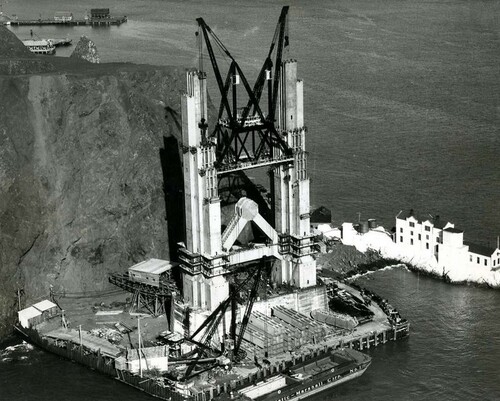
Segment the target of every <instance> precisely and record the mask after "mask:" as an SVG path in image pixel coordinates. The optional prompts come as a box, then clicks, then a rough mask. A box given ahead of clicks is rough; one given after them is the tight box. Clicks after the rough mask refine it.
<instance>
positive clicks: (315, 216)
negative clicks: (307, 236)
mask: <svg viewBox="0 0 500 401" xmlns="http://www.w3.org/2000/svg"><path fill="white" fill-rule="evenodd" d="M310 221H311V223H331V222H332V212H331V211H330V209H327V208H326V207H324V206H320V207H318V208H317V209H315V210H314V211H313V212H312V213H311V220H310Z"/></svg>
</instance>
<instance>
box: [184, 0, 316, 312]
mask: <svg viewBox="0 0 500 401" xmlns="http://www.w3.org/2000/svg"><path fill="white" fill-rule="evenodd" d="M287 12H288V8H287V7H284V8H283V11H282V14H281V16H280V19H279V22H278V25H277V27H276V31H275V35H274V38H273V41H272V43H271V47H270V51H269V55H268V56H267V58H266V60H265V62H264V65H263V67H262V69H261V71H260V74H259V76H258V78H257V80H256V82H255V83H254V85H253V87H252V86H250V84H249V82H248V80H247V78H246V77H245V75H244V73H243V71H242V69H241V68H240V66H239V65H238V63H237V62H236V60H235V59H234V58H233V57H232V55H231V54H230V52H229V51H228V50H227V49H226V48H225V47H224V45H223V44H222V42H221V41H220V40H219V39H218V38H217V37H216V36H215V34H214V33H213V32H212V31H211V29H210V28H209V27H208V25H206V23H205V22H204V21H203V19H201V18H200V19H198V24H199V31H198V40H199V43H200V48H201V47H202V46H203V44H204V45H205V46H206V51H207V52H208V55H209V58H210V61H211V65H212V68H213V76H214V77H215V81H216V84H217V86H218V89H219V95H220V98H221V99H220V106H219V110H218V115H215V116H214V115H213V114H214V112H211V115H210V116H209V112H208V101H207V99H208V94H207V76H208V75H207V72H205V71H202V70H201V69H200V70H197V71H189V72H187V74H186V76H187V90H186V93H185V94H183V95H182V99H181V105H182V106H181V108H182V146H181V149H182V165H183V174H184V203H185V220H186V233H185V242H184V243H183V246H181V248H180V250H179V259H180V267H181V275H182V284H183V298H184V300H185V301H186V302H188V303H189V304H191V305H192V307H193V308H199V309H202V310H208V311H212V310H214V309H215V308H216V307H217V306H218V305H219V304H220V303H221V302H222V301H223V300H225V299H226V298H228V296H229V291H230V290H229V282H228V276H229V275H230V274H232V273H233V272H234V271H236V270H239V271H241V270H243V271H244V270H245V268H246V267H247V266H251V265H252V264H256V263H258V262H259V261H260V260H261V259H262V258H264V257H265V258H267V259H269V260H272V269H271V273H270V274H271V276H270V278H271V281H272V282H274V283H276V284H283V283H287V284H290V285H291V286H294V287H297V288H306V287H311V286H314V285H316V261H315V258H314V253H315V246H314V242H313V238H312V235H311V232H310V224H309V211H310V201H309V186H310V180H309V176H308V173H307V153H306V150H305V139H306V133H307V129H306V127H305V125H304V104H303V82H302V81H301V80H299V79H298V78H297V62H296V61H295V60H282V57H283V50H284V48H285V47H287V46H288V41H289V38H288V32H287ZM212 42H213V44H214V45H216V46H218V47H219V48H220V49H219V50H221V52H222V54H224V56H225V57H226V59H227V60H228V61H229V64H230V65H229V68H228V70H227V72H226V74H225V76H223V71H221V69H220V68H219V63H218V60H217V58H216V57H215V51H214V48H213V47H212V46H213V44H212ZM200 54H201V51H200ZM200 64H201V63H200ZM265 92H267V96H265ZM213 98H214V97H213V96H212V99H213ZM241 105H243V106H242V107H241ZM239 106H240V107H239ZM215 114H216V113H215ZM209 117H210V118H209ZM250 170H252V171H253V170H259V171H261V172H262V171H263V170H264V171H263V173H262V177H264V180H265V181H266V185H264V189H263V190H248V189H246V190H242V189H241V188H242V187H240V186H239V184H238V183H251V181H252V180H251V179H250V178H249V176H248V175H247V174H248V173H249V171H250ZM252 174H253V172H252ZM263 191H265V192H263Z"/></svg>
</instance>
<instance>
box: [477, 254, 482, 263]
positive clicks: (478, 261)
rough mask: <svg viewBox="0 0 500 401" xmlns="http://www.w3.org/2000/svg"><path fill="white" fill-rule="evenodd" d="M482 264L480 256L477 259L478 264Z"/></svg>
mask: <svg viewBox="0 0 500 401" xmlns="http://www.w3.org/2000/svg"><path fill="white" fill-rule="evenodd" d="M479 263H481V261H480V260H479V256H478V257H477V264H479Z"/></svg>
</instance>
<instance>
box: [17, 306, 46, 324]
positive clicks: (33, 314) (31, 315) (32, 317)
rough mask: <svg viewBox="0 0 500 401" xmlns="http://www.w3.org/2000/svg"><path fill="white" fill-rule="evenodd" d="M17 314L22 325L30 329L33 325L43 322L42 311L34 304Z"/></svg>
mask: <svg viewBox="0 0 500 401" xmlns="http://www.w3.org/2000/svg"><path fill="white" fill-rule="evenodd" d="M17 316H18V319H19V323H21V326H23V327H24V328H26V329H29V328H30V327H31V326H36V325H37V324H40V323H41V322H42V312H40V311H39V310H38V309H36V308H34V307H33V306H30V307H29V308H25V309H23V310H20V311H19V312H17Z"/></svg>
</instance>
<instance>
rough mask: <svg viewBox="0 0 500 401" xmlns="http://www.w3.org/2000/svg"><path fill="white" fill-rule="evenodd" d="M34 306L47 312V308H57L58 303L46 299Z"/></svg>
mask: <svg viewBox="0 0 500 401" xmlns="http://www.w3.org/2000/svg"><path fill="white" fill-rule="evenodd" d="M33 307H34V308H36V309H38V310H39V311H40V312H45V311H46V310H49V309H52V308H57V305H56V304H55V303H54V302H51V301H49V300H48V299H44V300H43V301H40V302H38V303H37V304H34V305H33Z"/></svg>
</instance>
